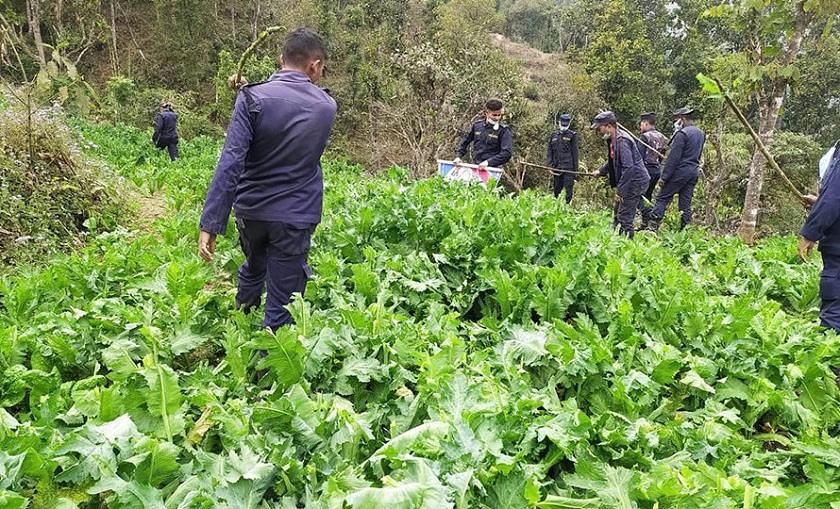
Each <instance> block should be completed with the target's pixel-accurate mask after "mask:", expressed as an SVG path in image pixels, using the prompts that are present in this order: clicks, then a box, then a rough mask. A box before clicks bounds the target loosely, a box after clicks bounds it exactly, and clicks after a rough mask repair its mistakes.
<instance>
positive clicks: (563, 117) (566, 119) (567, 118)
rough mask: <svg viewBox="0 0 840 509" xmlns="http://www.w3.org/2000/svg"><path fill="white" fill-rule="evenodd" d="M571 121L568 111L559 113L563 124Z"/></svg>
mask: <svg viewBox="0 0 840 509" xmlns="http://www.w3.org/2000/svg"><path fill="white" fill-rule="evenodd" d="M571 121H572V116H571V115H569V114H568V113H563V114H562V115H560V122H563V123H564V124H568V123H569V122H571Z"/></svg>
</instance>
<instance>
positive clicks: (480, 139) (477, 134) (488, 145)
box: [453, 99, 513, 171]
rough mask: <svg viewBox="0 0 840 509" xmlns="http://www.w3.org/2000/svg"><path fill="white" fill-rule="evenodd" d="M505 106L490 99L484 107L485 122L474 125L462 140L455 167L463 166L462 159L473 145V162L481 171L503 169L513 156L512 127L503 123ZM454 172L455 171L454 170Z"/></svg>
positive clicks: (498, 101) (456, 154) (456, 153)
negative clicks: (484, 169) (489, 168)
mask: <svg viewBox="0 0 840 509" xmlns="http://www.w3.org/2000/svg"><path fill="white" fill-rule="evenodd" d="M504 114H505V106H504V104H503V103H502V101H500V100H498V99H490V100H489V101H487V102H486V103H485V105H484V120H480V121H478V122H476V123H475V124H473V126H472V128H471V129H470V130H469V132H467V133H466V134H465V135H464V137H463V138H462V139H461V143H460V144H459V145H458V148H457V150H456V151H455V159H454V160H453V162H454V163H455V166H458V165H460V164H461V162H462V161H461V158H462V157H464V156H465V155H466V153H467V150H468V149H469V147H470V144H472V151H473V161H474V163H475V164H477V165H479V167H480V168H481V169H483V168H487V167H488V166H490V167H493V168H501V167H502V166H503V165H504V164H505V163H507V162H508V161H510V158H511V156H512V155H513V133H512V132H511V130H510V127H508V126H507V125H505V124H503V123H502V117H503V116H504ZM453 171H454V170H453Z"/></svg>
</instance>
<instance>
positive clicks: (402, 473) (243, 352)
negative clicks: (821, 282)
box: [0, 125, 840, 509]
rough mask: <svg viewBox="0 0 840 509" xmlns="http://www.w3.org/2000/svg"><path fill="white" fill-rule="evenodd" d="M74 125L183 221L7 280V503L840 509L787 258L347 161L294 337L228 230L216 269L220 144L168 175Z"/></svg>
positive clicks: (834, 345)
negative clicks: (205, 205)
mask: <svg viewBox="0 0 840 509" xmlns="http://www.w3.org/2000/svg"><path fill="white" fill-rule="evenodd" d="M80 128H81V130H82V131H83V132H84V135H85V137H86V139H88V140H89V142H90V143H92V144H93V145H90V147H91V149H90V152H91V153H95V154H97V155H99V156H101V157H104V158H105V159H107V161H108V162H109V163H110V164H111V166H112V167H113V168H114V169H115V171H117V172H119V173H120V174H121V175H122V176H123V177H124V178H125V179H127V180H129V181H131V182H133V183H134V184H135V185H137V186H138V187H139V188H141V189H144V190H146V191H147V192H155V191H159V190H165V196H166V203H167V213H166V215H165V217H161V218H159V219H158V220H156V221H155V222H154V224H153V227H152V228H150V229H149V230H148V231H137V230H129V229H120V230H117V231H115V232H113V233H104V234H101V235H98V236H96V237H95V238H94V239H92V241H91V244H90V246H89V247H88V248H87V249H85V250H84V251H83V252H79V253H74V254H70V255H64V256H57V257H55V258H54V259H53V263H52V264H51V265H50V266H49V267H48V268H46V269H43V270H31V271H22V272H21V273H20V274H19V275H16V276H15V277H10V278H9V277H7V278H5V279H2V280H0V293H1V294H2V300H0V309H2V313H0V451H2V452H0V473H2V475H0V507H16V508H17V507H26V506H27V505H28V506H29V507H33V508H40V507H52V506H53V505H54V504H58V505H60V506H61V507H81V508H86V507H101V506H103V505H106V504H107V506H108V507H114V508H117V507H123V508H134V507H136V508H141V507H142V508H146V509H150V508H163V507H165V508H167V509H175V508H187V507H202V508H205V507H207V508H209V507H254V508H255V507H277V508H289V509H290V508H293V507H307V508H311V509H315V508H341V507H352V508H366V509H370V508H380V507H381V508H385V507H388V508H428V509H432V508H434V509H439V508H446V507H455V508H459V509H462V508H480V507H485V508H498V509H502V508H504V509H516V508H525V507H533V506H534V505H537V506H539V507H553V508H575V507H601V508H622V509H627V508H647V509H650V508H653V507H659V508H662V509H665V508H686V509H687V508H697V509H699V508H709V507H720V508H729V507H744V508H768V509H769V508H782V507H810V508H815V509H823V508H824V509H828V508H831V507H836V505H837V504H838V503H840V490H838V469H840V459H839V458H838V455H837V447H838V444H837V440H836V439H835V438H833V437H834V436H835V435H836V433H837V431H838V423H840V412H838V411H837V408H838V407H837V397H838V388H837V385H836V383H835V374H834V372H833V371H832V367H833V366H836V365H837V362H838V348H840V342H838V338H837V336H835V335H834V334H824V333H822V332H821V331H820V330H819V328H818V327H817V326H816V324H815V320H814V318H815V305H816V303H817V279H818V278H817V267H816V266H815V265H802V264H800V263H798V262H797V261H796V260H795V240H794V239H793V238H786V237H779V238H772V239H767V240H766V241H765V242H764V243H763V244H762V245H761V246H759V247H757V248H755V249H750V248H746V247H744V246H743V245H741V243H740V241H738V240H736V239H732V238H718V239H708V238H706V237H704V235H703V234H702V233H701V232H700V231H698V230H690V231H686V232H679V233H677V232H674V231H673V225H670V226H671V228H668V227H665V228H664V231H663V233H661V234H660V236H658V237H654V236H650V235H646V234H640V235H638V236H637V238H636V240H635V241H629V240H627V239H625V238H622V237H618V236H616V235H615V234H614V233H613V232H612V231H611V230H610V228H609V223H610V219H609V217H608V214H607V213H597V214H588V213H586V214H584V213H579V212H576V211H575V210H573V209H570V208H567V207H566V206H565V205H564V203H562V201H561V200H560V201H558V200H553V199H549V198H546V197H545V196H541V195H539V194H535V193H532V192H525V193H523V194H521V195H520V196H517V197H511V196H507V195H505V194H504V192H502V191H500V190H488V189H484V188H481V187H478V186H462V185H451V184H447V183H445V182H443V181H442V180H440V179H437V178H434V179H429V180H423V181H416V182H415V181H410V180H409V179H407V178H406V172H405V171H403V170H401V169H399V168H392V169H391V170H389V171H388V172H386V174H385V175H383V176H381V177H379V178H372V177H369V176H366V175H365V174H364V172H363V171H362V169H361V168H360V167H356V166H348V165H345V164H340V163H331V164H327V165H326V166H325V175H326V181H327V196H326V217H325V221H324V223H323V224H322V225H321V227H320V228H319V229H318V232H317V235H316V238H315V240H314V247H313V252H312V255H311V258H310V261H311V264H312V266H313V267H314V269H315V276H314V277H313V279H312V280H311V281H310V283H309V286H308V289H307V294H306V298H305V299H298V300H297V301H296V302H295V303H293V304H292V306H291V310H292V313H293V314H294V316H295V318H296V320H297V325H296V326H294V327H291V328H287V329H282V330H281V331H279V332H278V334H277V335H276V336H274V335H272V334H270V333H267V332H264V331H260V330H259V327H258V325H259V320H260V316H258V315H259V313H256V314H252V315H242V314H241V313H239V312H236V311H234V309H233V292H234V291H235V290H234V286H233V285H234V278H233V277H232V276H231V274H233V273H234V271H235V269H236V266H237V264H238V263H239V262H240V261H241V254H240V252H239V250H238V247H237V245H236V242H235V239H234V237H233V235H229V236H228V237H225V238H222V239H221V242H220V247H219V253H218V254H219V256H218V260H217V262H216V263H215V264H214V265H207V264H204V263H203V262H201V261H200V260H199V258H198V257H197V255H196V247H195V239H196V235H197V231H196V224H197V217H198V214H199V211H200V207H201V203H202V199H203V195H204V192H205V190H206V186H207V184H208V182H209V179H210V176H211V174H212V169H213V167H214V162H215V159H216V157H217V154H218V145H217V144H216V143H215V142H212V141H211V140H209V139H206V138H196V139H194V140H192V141H190V142H189V143H186V144H185V145H184V146H183V147H182V154H183V157H182V158H181V159H179V160H178V161H176V162H175V163H173V164H172V165H159V164H158V163H157V162H156V159H155V154H154V153H153V148H151V147H150V146H149V145H146V144H144V143H140V142H141V141H142V140H144V139H145V133H143V132H140V131H137V130H134V129H129V128H120V129H113V128H106V127H93V126H89V125H81V127H80ZM231 231H233V228H231ZM258 350H265V351H267V352H268V356H267V357H265V358H263V359H259V357H258V356H257V355H255V353H256V352H257V351H258ZM259 370H267V374H266V376H265V377H264V378H262V379H261V380H260V381H259V382H257V381H256V372H257V371H259Z"/></svg>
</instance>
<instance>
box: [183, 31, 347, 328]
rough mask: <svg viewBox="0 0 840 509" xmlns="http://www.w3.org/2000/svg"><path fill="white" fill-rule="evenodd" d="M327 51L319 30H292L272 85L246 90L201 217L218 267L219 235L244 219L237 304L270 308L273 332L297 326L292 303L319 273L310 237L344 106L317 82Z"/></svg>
mask: <svg viewBox="0 0 840 509" xmlns="http://www.w3.org/2000/svg"><path fill="white" fill-rule="evenodd" d="M326 57H327V52H326V49H325V45H324V40H323V39H322V38H321V36H320V35H318V34H317V33H315V32H313V31H312V30H309V29H305V28H299V29H296V30H294V31H292V32H291V33H290V34H289V35H288V37H287V39H286V41H285V43H284V45H283V53H282V56H281V57H280V58H279V65H280V67H281V69H280V70H279V71H277V72H275V73H274V74H272V75H271V77H270V78H269V79H268V80H267V81H263V82H259V83H252V84H244V85H243V84H242V83H239V84H235V85H236V87H237V88H240V92H239V95H238V97H237V98H236V103H235V105H234V108H233V115H232V117H231V121H230V126H229V127H228V133H227V137H226V138H225V145H224V148H223V150H222V154H221V157H220V158H219V163H218V165H217V167H216V174H215V175H214V176H213V181H212V182H211V184H210V189H209V191H208V192H207V200H206V202H205V204H204V211H203V212H202V215H201V223H200V228H201V234H200V236H199V241H198V252H199V255H200V256H201V257H202V258H203V259H205V260H206V261H208V262H210V261H212V260H213V253H214V251H215V250H216V235H219V234H224V233H225V230H226V229H227V223H228V217H229V215H230V210H231V207H233V210H234V214H235V216H236V226H237V228H238V230H239V244H240V246H241V247H242V250H243V251H244V253H245V257H246V259H245V263H243V264H242V266H241V267H240V268H239V286H238V291H237V294H236V305H237V307H238V308H242V309H244V310H245V311H249V310H250V309H252V308H254V307H257V306H259V305H260V299H261V297H262V292H263V288H264V287H266V300H265V319H264V320H263V326H265V327H269V328H271V330H272V331H275V332H276V331H277V329H278V328H279V327H281V326H283V325H286V324H289V323H291V322H292V316H291V315H290V314H289V312H288V311H287V310H286V308H285V306H286V305H287V304H289V302H290V300H291V297H292V294H293V293H296V292H297V293H301V294H303V292H304V290H305V289H306V282H307V279H308V278H309V276H310V275H311V269H310V268H309V265H308V264H307V258H308V254H309V247H310V239H311V237H312V234H313V232H314V231H315V228H316V226H317V225H318V223H319V222H320V221H321V210H322V203H323V193H324V181H323V174H322V172H321V163H320V161H321V155H322V154H323V153H324V149H325V148H326V146H327V139H328V138H329V135H330V131H331V130H332V127H333V122H334V121H335V116H336V102H335V100H333V98H332V97H330V95H329V94H328V93H327V92H326V91H324V90H322V89H320V88H318V87H317V86H315V84H316V83H317V82H318V80H319V79H320V78H321V77H322V76H323V72H324V61H325V60H326Z"/></svg>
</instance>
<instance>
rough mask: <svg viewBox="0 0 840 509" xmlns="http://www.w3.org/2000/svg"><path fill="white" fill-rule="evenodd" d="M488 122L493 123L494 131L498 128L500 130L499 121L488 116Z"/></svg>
mask: <svg viewBox="0 0 840 509" xmlns="http://www.w3.org/2000/svg"><path fill="white" fill-rule="evenodd" d="M487 122H489V123H490V125H492V126H493V130H494V131H498V130H499V123H498V122H496V121H494V120H493V119H490V118H488V119H487Z"/></svg>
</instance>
